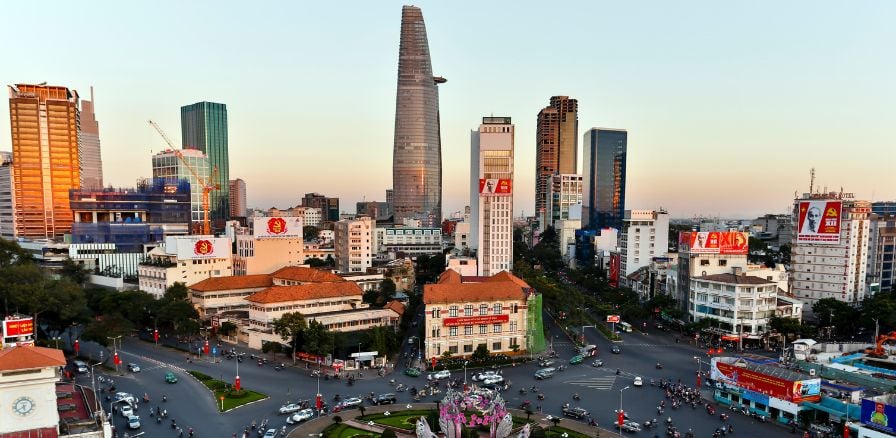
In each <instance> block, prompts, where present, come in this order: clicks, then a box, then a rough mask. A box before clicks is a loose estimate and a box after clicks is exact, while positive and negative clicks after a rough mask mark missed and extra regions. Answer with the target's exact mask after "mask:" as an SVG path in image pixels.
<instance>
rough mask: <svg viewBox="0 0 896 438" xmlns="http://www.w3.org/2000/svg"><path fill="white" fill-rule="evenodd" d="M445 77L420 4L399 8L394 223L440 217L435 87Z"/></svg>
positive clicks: (428, 223)
mask: <svg viewBox="0 0 896 438" xmlns="http://www.w3.org/2000/svg"><path fill="white" fill-rule="evenodd" d="M444 82H445V79H444V78H441V77H434V76H433V75H432V64H431V62H430V59H429V42H428V41H427V39H426V24H425V23H424V22H423V13H422V12H421V11H420V8H417V7H414V6H404V7H403V8H402V10H401V44H400V46H399V49H398V92H397V93H396V94H397V95H396V98H395V144H394V148H393V151H392V190H393V191H394V201H393V211H394V213H395V217H394V220H395V223H397V224H399V223H402V221H403V220H404V219H405V218H412V219H420V220H421V221H422V224H423V226H424V227H437V226H439V224H441V222H442V146H441V138H440V134H439V89H438V87H437V85H438V84H441V83H444Z"/></svg>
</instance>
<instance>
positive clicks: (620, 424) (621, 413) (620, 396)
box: [616, 386, 631, 435]
mask: <svg viewBox="0 0 896 438" xmlns="http://www.w3.org/2000/svg"><path fill="white" fill-rule="evenodd" d="M629 388H631V386H626V387H625V388H622V389H620V390H619V414H618V415H621V416H622V419H623V421H624V420H625V412H624V411H623V410H622V391H625V390H626V389H629ZM616 423H617V425H618V426H619V434H620V435H622V422H620V421H619V419H618V418H617V419H616Z"/></svg>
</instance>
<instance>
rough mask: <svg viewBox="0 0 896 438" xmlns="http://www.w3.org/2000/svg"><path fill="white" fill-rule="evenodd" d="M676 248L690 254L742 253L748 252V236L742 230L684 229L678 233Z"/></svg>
mask: <svg viewBox="0 0 896 438" xmlns="http://www.w3.org/2000/svg"><path fill="white" fill-rule="evenodd" d="M678 249H679V251H688V252H690V253H692V254H723V255H738V254H739V255H743V254H746V253H747V252H749V249H750V236H749V235H748V234H747V233H745V232H742V231H702V232H697V231H685V232H682V233H679V234H678Z"/></svg>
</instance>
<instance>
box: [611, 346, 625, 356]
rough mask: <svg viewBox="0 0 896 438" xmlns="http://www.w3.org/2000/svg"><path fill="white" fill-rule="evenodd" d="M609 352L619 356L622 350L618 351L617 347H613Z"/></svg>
mask: <svg viewBox="0 0 896 438" xmlns="http://www.w3.org/2000/svg"><path fill="white" fill-rule="evenodd" d="M610 352H611V353H613V354H619V353H622V349H620V348H619V346H618V345H614V346H613V347H612V348H610Z"/></svg>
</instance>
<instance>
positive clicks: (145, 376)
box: [78, 315, 788, 438]
mask: <svg viewBox="0 0 896 438" xmlns="http://www.w3.org/2000/svg"><path fill="white" fill-rule="evenodd" d="M545 318H546V321H545V327H546V328H548V330H549V332H550V336H551V337H552V338H553V339H552V344H553V348H554V349H555V350H556V351H557V352H558V353H559V355H560V357H559V358H558V359H557V364H561V363H567V362H568V360H569V358H570V357H572V356H573V355H574V353H575V351H574V346H573V344H572V342H571V340H569V339H568V338H566V337H565V335H564V334H563V332H562V331H561V330H560V328H559V327H557V326H556V325H555V324H554V323H553V321H552V320H551V319H550V318H549V317H548V316H547V315H546V316H545ZM577 331H578V332H580V331H581V328H578V329H577ZM585 335H586V340H587V342H588V343H589V344H595V345H597V346H598V348H599V351H600V353H599V356H598V357H599V358H600V359H602V360H603V361H604V363H605V365H604V366H603V367H601V368H596V367H592V366H591V362H592V360H593V359H592V358H587V359H586V361H585V362H584V363H583V364H581V365H572V366H569V365H568V369H566V370H565V371H562V372H558V373H556V375H555V376H554V377H553V378H550V379H547V380H543V381H536V380H535V379H534V377H533V373H534V371H535V370H536V369H538V367H537V365H536V364H534V363H531V364H527V365H521V366H517V367H507V368H503V370H502V373H503V376H504V378H505V381H509V382H510V383H511V385H512V387H511V389H510V390H509V391H506V392H505V393H504V397H505V399H506V400H507V403H508V405H509V406H519V405H520V404H521V403H522V402H523V401H524V400H529V401H530V402H531V403H532V406H533V407H534V408H537V407H540V408H541V412H540V413H536V414H535V415H541V416H547V415H555V416H557V415H560V414H561V406H562V405H563V404H564V403H570V404H571V405H572V406H577V405H578V406H581V407H583V408H585V409H587V410H588V411H589V412H590V414H591V416H592V417H593V418H594V419H595V421H597V422H598V423H599V424H600V425H601V426H602V427H605V428H610V427H612V426H611V424H612V423H613V422H614V421H615V414H614V410H616V409H619V406H620V394H621V396H622V399H621V402H622V408H623V409H624V410H625V411H626V412H628V413H629V415H630V416H631V418H632V420H634V421H637V422H639V423H643V422H644V420H647V419H654V418H657V419H660V420H661V421H663V420H664V419H665V417H669V416H671V417H672V419H673V423H674V424H675V425H676V426H677V427H678V428H679V430H680V431H682V433H683V432H685V431H687V430H688V428H691V429H693V431H694V432H695V433H696V436H698V437H709V436H711V435H712V432H713V431H714V430H715V429H716V427H718V426H720V425H721V421H720V420H719V418H718V414H717V415H716V416H709V415H708V414H707V413H706V411H705V410H704V408H703V407H700V406H698V407H697V409H692V408H691V407H690V406H688V407H681V408H678V409H677V410H673V409H671V408H668V407H667V409H666V411H665V414H664V415H663V416H662V417H660V416H659V415H658V414H657V412H656V406H657V405H658V404H659V402H660V400H662V399H663V392H662V391H661V390H660V389H659V388H658V387H651V386H650V384H649V381H650V379H651V378H652V379H656V380H659V379H661V378H664V379H671V380H673V381H678V379H681V381H682V382H684V383H689V384H691V385H693V384H695V383H696V382H695V376H696V371H697V361H696V360H695V359H694V357H695V356H699V355H702V360H703V364H702V365H701V366H702V369H703V370H704V371H705V370H706V369H707V363H708V362H707V358H706V355H705V351H701V350H698V349H696V348H695V347H693V346H690V345H686V344H684V343H676V342H675V336H674V334H670V333H667V332H663V331H660V330H656V329H652V328H651V329H648V331H647V334H642V333H638V332H634V333H623V334H622V337H623V342H621V343H619V344H618V345H620V347H621V350H622V351H621V354H610V345H611V344H610V342H609V341H607V340H606V339H605V338H603V336H601V335H600V333H598V332H597V331H596V330H595V329H593V328H586V329H585ZM404 346H405V348H406V349H410V348H412V347H411V346H410V345H408V344H407V342H405V343H404ZM238 350H241V351H246V352H247V356H248V354H249V353H251V352H250V351H248V350H245V349H238ZM107 354H108V353H107ZM119 354H120V355H121V357H122V361H123V365H122V367H124V364H127V363H128V362H134V363H137V364H138V365H140V367H141V368H142V370H141V372H139V373H129V372H126V371H124V369H123V368H122V372H123V375H121V376H112V378H113V379H114V381H115V386H116V390H117V391H126V392H130V393H132V394H134V395H136V396H137V397H138V398H140V397H142V395H143V394H144V393H146V394H148V395H149V396H150V398H151V401H150V402H149V403H140V407H139V409H138V414H139V415H140V416H141V421H142V423H143V426H142V428H141V431H143V432H145V435H143V436H146V437H171V436H177V435H176V432H175V431H174V430H173V429H172V428H171V426H170V420H165V421H163V422H162V423H161V424H157V423H156V422H155V419H154V418H151V417H149V410H148V409H147V407H151V408H155V407H156V406H161V407H162V408H163V409H167V410H168V412H169V417H170V418H174V419H175V420H176V421H177V424H178V425H179V426H181V427H183V428H184V429H185V430H187V428H189V427H192V428H193V429H194V431H195V433H196V436H198V437H215V438H219V437H224V438H227V437H230V436H232V434H233V433H236V434H237V436H241V433H242V431H243V430H244V428H245V427H246V426H248V425H250V424H251V423H252V421H253V420H254V421H256V422H258V423H260V422H261V421H262V420H263V419H265V418H267V419H269V427H272V428H276V429H280V427H281V426H283V425H285V424H286V422H285V420H286V416H285V415H278V413H277V410H278V408H279V407H280V406H281V405H283V404H285V403H287V402H290V401H297V400H306V399H307V400H312V401H313V400H314V394H316V393H317V388H318V384H319V385H320V392H321V394H323V396H324V398H325V399H326V400H327V402H328V403H329V404H330V405H333V404H334V402H333V397H334V396H335V395H336V394H339V395H340V396H342V397H358V396H361V397H362V398H363V396H364V395H367V394H369V393H371V392H374V393H376V394H381V393H385V392H394V390H393V388H392V386H391V385H390V380H392V379H394V380H395V381H396V383H404V384H406V385H407V386H408V387H411V386H416V387H417V388H420V387H422V386H423V385H424V384H425V383H426V380H425V375H424V376H421V377H418V378H413V377H408V376H405V375H403V374H402V373H401V371H402V370H403V365H404V361H403V360H400V361H399V362H400V363H399V364H398V369H397V372H395V373H392V374H388V375H387V376H385V377H382V378H381V377H376V373H375V372H374V371H372V370H371V371H369V372H368V373H367V374H366V375H365V379H362V380H359V381H356V382H355V384H354V385H353V386H348V385H347V382H346V381H345V380H333V379H330V380H324V379H318V378H316V377H312V376H311V375H310V371H309V370H306V369H305V368H304V367H298V368H293V367H287V368H286V369H285V370H282V371H275V370H274V368H273V364H270V363H269V364H267V365H264V366H258V365H257V364H256V362H255V361H252V360H244V361H243V362H242V363H240V364H239V375H240V378H241V381H242V385H243V387H245V388H248V389H252V390H255V391H259V392H262V393H265V394H267V395H269V396H270V398H268V399H266V400H263V401H260V402H256V403H253V404H250V405H247V406H244V407H241V408H238V409H235V410H233V411H231V412H227V413H224V414H219V413H218V412H217V410H216V409H215V405H214V403H215V401H214V400H212V398H211V395H210V393H209V392H208V391H207V390H206V389H205V387H204V386H203V385H202V384H200V383H199V382H197V381H196V380H194V379H193V378H192V377H190V376H188V375H187V374H186V372H185V371H186V370H196V371H200V372H203V373H205V374H208V375H210V376H212V377H215V378H219V379H222V380H224V381H228V382H232V381H233V378H234V376H235V374H236V365H237V362H236V361H235V360H227V359H221V358H219V361H218V362H216V363H212V362H210V361H206V360H200V361H196V360H193V361H192V362H188V361H187V355H186V353H184V352H181V351H177V350H173V349H170V348H165V347H161V346H157V345H154V344H151V343H147V342H143V341H140V340H137V339H136V338H129V339H125V340H124V343H123V346H122V348H121V349H120V350H119ZM657 362H662V363H663V369H662V370H657V369H656V368H655V364H656V363H657ZM617 368H619V370H620V374H619V375H617V374H616V369H617ZM96 370H97V371H98V375H99V374H100V373H101V372H100V371H99V370H100V368H99V367H97V368H96ZM169 371H171V372H174V373H175V374H176V375H177V377H178V379H179V381H178V383H175V384H167V383H165V381H164V375H165V373H166V372H169ZM473 372H474V370H467V378H468V381H470V382H472V374H473ZM463 374H464V373H463V371H453V372H452V377H453V378H463V377H464V376H463ZM635 377H642V378H643V379H644V386H643V387H634V386H632V381H633V379H634V378H635ZM78 379H79V382H80V383H85V384H87V385H90V377H89V375H86V376H79V377H78ZM533 385H535V386H536V387H537V390H538V392H540V393H543V394H545V400H544V401H538V400H537V398H536V395H535V394H533V393H531V392H530V391H528V389H531V387H532V386H533ZM626 387H628V389H625V390H624V391H622V392H620V390H621V389H623V388H626ZM520 388H526V389H527V392H526V394H520V393H519V389H520ZM574 393H578V394H579V395H580V396H581V400H580V401H578V402H577V401H575V400H573V397H572V395H573V394H574ZM163 394H164V395H166V396H167V398H168V401H167V402H165V403H162V402H161V397H162V395H163ZM397 395H398V404H397V405H396V409H404V408H406V405H408V404H410V405H413V401H412V399H411V396H410V394H409V393H408V392H399V393H397ZM440 397H441V394H438V395H436V396H430V397H427V398H426V399H427V400H429V401H434V400H435V399H436V398H440ZM106 403H107V404H106V408H107V409H108V402H106ZM668 404H669V403H668V402H667V405H668ZM719 412H721V410H719ZM729 412H730V411H729ZM115 420H116V423H115V424H116V425H118V426H119V430H123V429H122V428H123V427H124V418H123V417H121V416H117V417H116V418H115ZM563 421H576V420H573V419H564V420H563ZM730 422H731V424H732V425H733V426H734V429H735V434H736V435H738V436H782V435H788V434H787V431H786V430H785V429H784V428H781V427H777V426H773V425H770V424H763V423H759V422H756V421H753V420H752V419H750V418H747V417H745V416H743V415H732V416H731V420H730ZM561 424H562V423H561ZM287 429H288V430H290V429H292V427H290V426H287ZM662 432H663V429H653V430H649V431H648V430H645V431H642V432H640V433H638V434H637V435H641V436H653V434H654V433H659V435H663V433H662ZM120 436H121V435H120Z"/></svg>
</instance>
